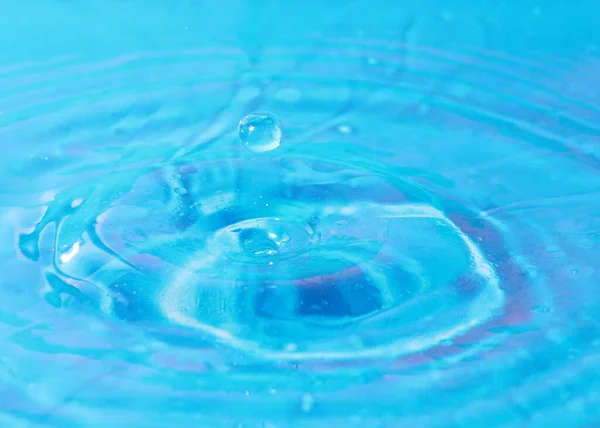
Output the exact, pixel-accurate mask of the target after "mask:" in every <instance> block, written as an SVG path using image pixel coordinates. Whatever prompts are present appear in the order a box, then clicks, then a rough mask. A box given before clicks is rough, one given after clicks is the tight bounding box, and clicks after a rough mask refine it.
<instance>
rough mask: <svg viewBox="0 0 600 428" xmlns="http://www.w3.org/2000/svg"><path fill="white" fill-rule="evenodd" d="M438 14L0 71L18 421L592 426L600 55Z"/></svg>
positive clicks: (4, 233)
mask: <svg viewBox="0 0 600 428" xmlns="http://www.w3.org/2000/svg"><path fill="white" fill-rule="evenodd" d="M450 18H451V17H449V16H445V18H444V20H445V22H446V23H447V25H450V26H452V24H449V23H450V22H452V19H450ZM459 24H460V25H463V24H465V23H460V22H459ZM459 24H456V25H459ZM419 25H422V21H420V20H417V22H416V23H415V22H412V23H409V24H407V27H406V29H405V30H403V31H405V33H403V35H401V36H398V37H397V38H392V37H390V39H381V40H379V39H369V38H365V37H364V35H360V34H359V35H357V36H356V38H346V39H343V38H340V37H338V36H337V35H333V36H332V37H331V38H330V37H328V36H327V35H317V37H316V38H317V39H318V40H317V42H316V44H317V45H318V48H316V49H312V48H311V49H308V48H305V47H301V48H299V47H290V46H288V47H285V49H284V48H268V47H264V48H260V49H258V48H256V49H257V50H252V49H250V50H249V51H248V50H246V51H245V50H242V49H237V48H222V49H195V50H187V51H182V52H179V51H177V52H175V51H169V52H151V53H146V54H141V53H140V54H135V55H127V56H122V57H118V58H113V59H111V60H109V61H102V62H98V63H79V62H77V61H76V60H74V59H71V58H65V59H59V60H56V61H55V62H49V63H44V64H42V65H39V66H38V67H39V68H40V70H41V71H38V70H37V69H36V68H32V69H25V70H20V71H19V72H18V73H15V72H14V71H11V70H10V69H7V70H4V71H3V76H4V78H3V79H2V83H1V84H0V85H1V86H0V96H1V98H0V111H2V112H3V113H4V114H3V115H2V116H0V120H1V121H2V122H1V126H2V127H1V128H0V137H1V138H2V140H3V141H12V142H15V143H14V149H12V150H10V151H9V152H7V153H5V154H4V156H3V158H2V159H1V160H0V165H2V168H1V169H0V179H2V180H3V181H4V182H5V183H9V184H10V185H9V186H4V187H2V189H1V190H0V206H1V208H0V215H1V218H2V221H1V222H0V236H1V237H2V245H1V246H0V251H1V252H2V259H1V260H2V262H1V264H0V291H1V293H2V294H1V296H2V300H1V301H0V333H1V334H2V336H1V338H0V350H2V356H1V357H0V379H2V383H1V385H0V392H1V393H2V396H3V397H5V398H6V400H5V402H7V403H9V404H3V407H2V408H3V410H4V413H3V414H2V415H0V422H2V421H4V420H6V424H8V425H7V426H21V425H19V424H27V423H29V422H32V421H33V422H32V423H39V424H42V425H43V424H46V425H50V426H52V425H55V426H56V425H60V426H95V425H94V424H102V426H108V425H110V424H111V423H123V421H129V422H128V423H133V424H139V426H165V424H167V423H168V424H174V423H180V424H184V425H183V426H211V427H212V426H238V424H243V425H242V426H288V425H289V424H291V422H290V421H295V422H298V426H304V425H306V426H337V425H341V424H344V425H352V426H361V427H369V426H394V427H396V426H424V427H446V426H457V427H458V426H473V427H477V426H550V425H548V424H549V423H550V424H551V423H555V422H556V421H560V422H561V424H562V425H561V426H580V425H581V426H585V425H583V424H586V423H588V424H592V423H593V422H594V421H595V420H597V418H599V417H600V413H599V411H600V406H599V405H598V403H600V396H599V392H598V391H600V388H599V387H598V385H599V382H598V376H599V375H600V374H599V373H598V370H597V363H598V358H600V353H599V351H598V345H599V344H600V329H599V325H598V320H597V315H598V313H599V310H600V307H599V303H600V299H598V296H597V293H596V291H595V288H596V287H595V285H596V284H597V282H598V279H599V278H598V271H597V269H596V265H597V261H598V256H597V254H598V253H597V249H598V243H599V241H598V227H597V226H598V225H596V222H597V220H596V219H597V218H599V217H598V216H599V215H600V205H599V204H598V203H597V202H596V199H597V198H596V196H597V194H598V189H599V188H600V176H599V175H598V169H599V167H600V161H599V160H598V147H597V146H598V144H597V143H598V142H599V141H600V140H598V135H600V129H599V128H598V123H600V122H599V119H600V105H599V104H598V101H597V100H598V98H597V95H598V94H595V97H596V98H595V97H594V96H592V95H591V94H589V93H588V94H587V95H586V96H584V95H582V94H581V91H580V89H578V88H577V87H576V85H575V84H574V85H573V87H572V88H566V89H565V87H564V84H563V82H565V81H567V80H569V79H570V80H577V81H578V82H579V81H582V79H584V78H585V76H590V75H592V76H595V74H593V73H591V72H589V71H588V70H597V69H598V68H599V66H600V60H596V61H594V60H593V57H591V56H590V57H589V58H586V59H585V61H584V60H581V62H578V63H577V64H579V65H578V67H579V68H578V69H575V66H572V65H569V64H567V63H566V61H564V62H563V61H558V60H556V61H554V62H552V64H550V65H549V64H548V63H547V62H546V61H543V60H540V59H539V58H534V57H531V58H530V59H529V60H528V61H527V62H525V61H521V60H518V59H515V58H511V57H509V56H507V55H504V54H501V53H500V52H499V51H494V50H492V49H484V48H483V47H482V46H484V45H485V44H486V43H487V42H486V40H487V38H488V35H486V32H485V31H479V32H477V34H478V36H477V37H478V38H477V40H478V41H479V46H477V49H475V48H472V47H470V46H473V44H471V45H468V44H467V45H466V46H467V47H465V48H462V49H458V48H457V49H455V50H449V49H445V47H444V46H441V47H440V46H439V45H436V44H435V43H433V42H432V43H431V44H432V45H433V46H436V47H437V49H436V48H434V47H433V46H432V47H418V44H417V43H416V42H414V41H413V39H414V38H415V37H416V38H419V37H421V36H418V37H417V36H416V35H418V34H420V33H419V32H418V28H419ZM474 28H475V30H477V29H479V30H481V28H482V27H479V26H478V25H475V27H474ZM399 40H402V42H400V41H399ZM582 76H583V77H582ZM592 79H596V83H597V78H594V77H593V78H592ZM581 85H582V86H586V85H585V83H581ZM252 111H269V112H275V113H276V114H277V116H278V117H279V118H280V119H281V122H282V123H283V124H285V139H284V140H283V141H281V145H280V146H279V147H277V148H276V149H275V150H271V151H260V150H259V151H248V150H246V149H245V148H244V147H243V144H240V142H239V140H238V126H237V125H238V122H239V120H240V119H241V118H243V117H244V116H246V115H247V114H248V113H250V112H252ZM278 143H279V141H278ZM8 397H9V398H8ZM232 408H235V410H233V411H232V410H231V409H232ZM90 421H92V422H90ZM6 424H5V425H6ZM152 424H154V425H152ZM23 426H26V425H23ZM40 426H41V425H40ZM590 426H593V425H590Z"/></svg>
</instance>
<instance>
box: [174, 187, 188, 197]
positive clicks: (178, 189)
mask: <svg viewBox="0 0 600 428" xmlns="http://www.w3.org/2000/svg"><path fill="white" fill-rule="evenodd" d="M174 192H175V193H177V194H178V195H181V196H183V195H187V190H185V189H184V188H183V187H176V188H175V189H174Z"/></svg>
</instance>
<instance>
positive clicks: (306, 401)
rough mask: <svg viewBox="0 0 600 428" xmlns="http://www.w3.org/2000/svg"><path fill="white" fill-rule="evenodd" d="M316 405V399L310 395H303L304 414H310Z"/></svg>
mask: <svg viewBox="0 0 600 428" xmlns="http://www.w3.org/2000/svg"><path fill="white" fill-rule="evenodd" d="M314 404H315V399H314V397H313V396H312V395H310V394H304V395H302V411H303V412H304V413H308V412H310V411H311V410H312V408H313V406H314Z"/></svg>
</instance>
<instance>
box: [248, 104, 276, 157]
mask: <svg viewBox="0 0 600 428" xmlns="http://www.w3.org/2000/svg"><path fill="white" fill-rule="evenodd" d="M238 133H239V137H240V141H241V142H242V144H243V145H244V147H246V148H247V149H248V150H251V151H253V152H268V151H270V150H273V149H276V148H277V147H279V144H280V143H281V138H282V136H283V131H282V129H281V124H280V123H279V120H277V118H276V117H275V116H274V115H272V114H271V113H251V114H249V115H248V116H246V117H244V118H243V119H242V120H241V121H240V124H239V126H238Z"/></svg>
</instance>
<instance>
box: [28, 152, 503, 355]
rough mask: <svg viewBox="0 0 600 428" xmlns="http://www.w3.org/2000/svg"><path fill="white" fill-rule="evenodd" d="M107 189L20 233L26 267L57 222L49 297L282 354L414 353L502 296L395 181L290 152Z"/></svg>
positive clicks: (138, 174) (424, 204)
mask: <svg viewBox="0 0 600 428" xmlns="http://www.w3.org/2000/svg"><path fill="white" fill-rule="evenodd" d="M380 167H381V166H380ZM323 171H326V172H323ZM118 181H119V185H120V187H121V189H129V190H127V191H123V190H121V189H115V188H113V187H112V186H111V187H107V188H102V189H99V188H98V187H97V186H98V184H97V183H95V182H91V183H81V184H79V185H78V186H77V187H71V188H69V189H68V190H67V191H65V192H61V193H58V194H56V195H55V196H54V199H53V201H52V202H51V203H50V205H49V207H48V210H47V212H46V217H45V218H44V219H43V220H42V221H41V222H39V223H38V224H37V226H36V228H35V229H34V231H33V232H31V233H29V234H24V235H22V236H21V243H22V248H23V250H24V253H26V254H28V255H29V257H32V258H33V254H37V252H38V251H37V249H36V250H34V251H33V253H32V252H31V248H30V246H31V245H32V244H31V242H35V241H37V240H38V239H39V233H40V232H41V231H42V230H44V227H45V226H46V225H47V224H48V223H54V222H55V223H56V236H55V238H54V242H55V244H54V245H55V246H54V248H53V250H52V252H53V254H54V258H53V260H52V262H51V264H50V265H49V266H48V268H49V269H50V271H51V272H52V275H53V277H54V278H55V280H56V281H58V280H59V279H60V280H61V281H60V284H61V287H62V289H56V288H55V287H54V288H51V289H49V290H48V293H50V294H51V295H52V296H53V298H54V299H56V297H57V296H58V297H60V296H63V295H65V294H69V295H71V296H76V297H77V298H79V299H80V303H82V304H84V303H85V304H88V305H89V304H91V305H92V306H93V307H94V308H95V309H96V310H97V311H98V312H99V313H102V314H104V315H106V316H108V317H112V318H115V319H117V320H120V321H125V322H131V323H143V325H144V326H145V327H146V328H150V329H153V330H158V331H161V330H167V329H168V330H169V331H170V332H171V334H173V335H175V336H176V337H178V336H179V335H180V334H181V333H180V332H178V331H176V330H174V329H175V328H177V329H185V330H186V331H187V330H189V331H187V333H186V334H188V335H190V334H191V335H193V334H198V335H199V336H201V337H205V336H207V335H208V336H211V337H213V339H214V340H216V341H218V342H219V343H222V344H224V345H228V346H231V347H233V348H235V349H238V350H240V351H244V352H249V353H252V354H254V355H255V356H259V357H262V358H269V359H277V360H281V359H293V360H298V359H301V360H308V359H323V358H326V359H357V358H362V357H366V356H386V357H390V356H392V355H399V354H404V353H408V352H415V351H418V350H425V349H427V348H429V347H431V346H434V345H436V344H437V343H439V342H441V341H443V340H450V339H451V338H453V337H454V336H456V335H457V334H459V333H461V332H464V331H466V330H468V329H469V328H471V327H472V326H473V325H477V324H479V323H481V322H484V321H486V320H488V319H489V318H491V317H492V316H493V315H494V313H495V311H496V310H497V309H499V308H500V307H501V306H502V304H503V301H504V293H503V291H502V290H501V289H500V288H499V282H498V279H497V276H496V273H495V270H494V268H493V266H492V265H491V264H490V262H489V261H488V260H487V259H486V257H485V256H484V254H483V253H482V250H481V249H480V248H479V247H478V245H477V244H476V243H475V242H474V241H473V240H472V238H470V237H469V236H467V234H466V233H465V232H464V231H462V230H461V228H460V227H459V225H457V224H456V223H454V222H453V221H452V219H450V218H449V217H447V215H446V214H445V213H444V209H445V207H444V201H442V200H438V201H435V198H433V195H431V194H430V193H428V192H427V191H426V190H425V189H423V188H422V187H420V186H418V185H417V184H414V183H411V181H410V180H407V179H406V178H404V177H402V176H401V175H382V174H381V173H377V172H375V171H374V170H373V169H370V168H369V166H364V167H355V166H352V164H339V163H334V162H324V161H319V162H315V161H313V160H310V159H301V158H297V157H292V156H290V157H286V158H269V159H262V158H247V159H241V158H237V159H227V158H225V159H206V158H204V157H202V159H199V160H198V161H196V162H194V163H172V164H169V165H165V166H161V167H156V168H152V169H149V170H145V171H144V170H132V171H127V172H126V173H125V174H124V175H121V176H120V177H119V180H118ZM178 189H183V190H184V191H181V190H178ZM74 196H76V199H73V197H74ZM49 213H55V217H50V214H49ZM465 215H471V216H474V213H465ZM68 290H71V293H69V292H68ZM75 290H77V291H79V292H80V293H78V292H75ZM169 336H170V334H166V333H161V340H165V341H169ZM365 342H366V343H367V345H365V344H364V343H365Z"/></svg>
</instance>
